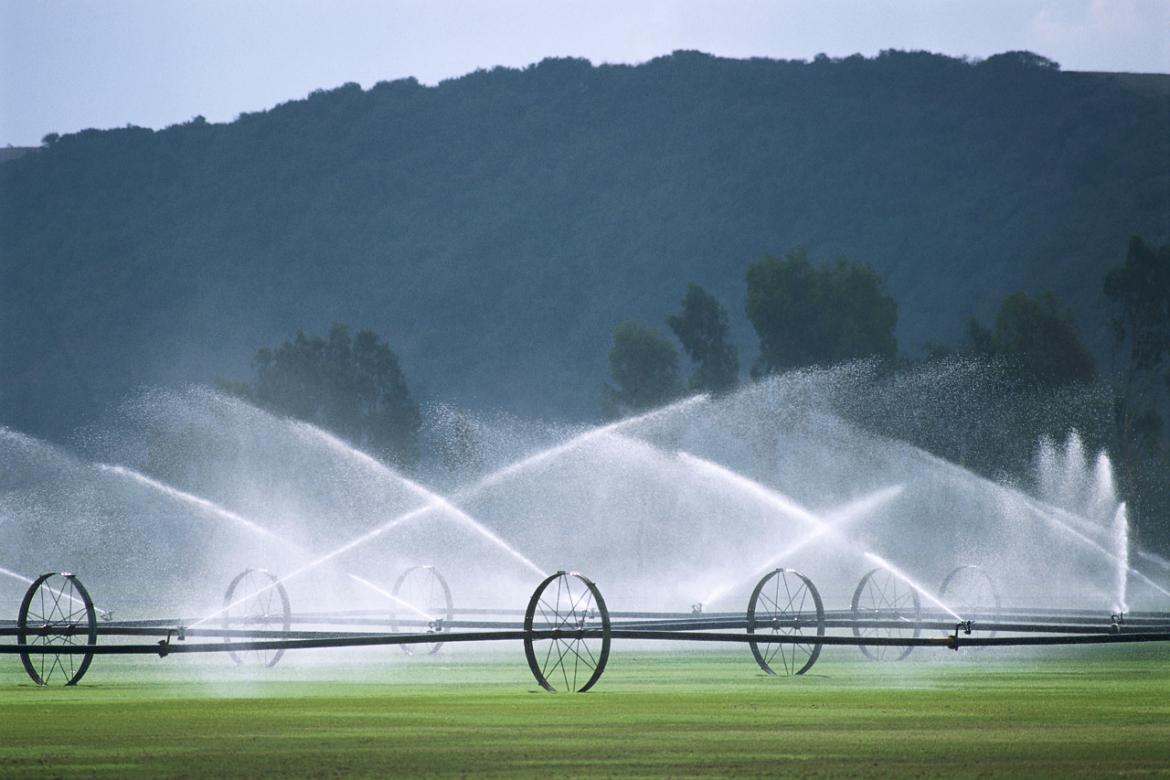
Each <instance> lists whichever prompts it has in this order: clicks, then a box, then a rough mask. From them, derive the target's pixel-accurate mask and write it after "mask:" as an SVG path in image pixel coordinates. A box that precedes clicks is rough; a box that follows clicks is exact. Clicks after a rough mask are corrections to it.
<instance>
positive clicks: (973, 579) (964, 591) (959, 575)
mask: <svg viewBox="0 0 1170 780" xmlns="http://www.w3.org/2000/svg"><path fill="white" fill-rule="evenodd" d="M938 596H939V598H940V599H943V600H945V601H947V602H948V603H950V604H951V605H953V606H954V608H955V609H956V610H957V611H958V612H959V614H960V615H962V616H963V617H964V618H966V621H965V622H966V623H967V624H968V625H967V633H968V634H970V633H971V628H972V627H977V626H979V625H980V624H982V623H990V624H994V623H997V622H999V620H1000V609H1001V608H1002V607H1003V602H1002V600H1001V598H1000V595H999V589H998V588H996V587H995V581H994V580H992V579H991V575H989V574H988V573H987V571H986V570H985V569H984V568H983V567H982V566H975V565H972V564H966V565H963V566H957V567H955V568H954V569H952V570H951V572H950V573H949V574H947V576H946V577H945V578H944V579H943V581H942V585H940V586H939V588H938ZM996 633H997V632H996V631H991V632H989V633H988V634H987V636H989V637H990V636H995V635H996Z"/></svg>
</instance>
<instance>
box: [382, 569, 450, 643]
mask: <svg viewBox="0 0 1170 780" xmlns="http://www.w3.org/2000/svg"><path fill="white" fill-rule="evenodd" d="M393 595H394V598H395V599H397V600H398V602H399V603H400V604H401V605H402V606H404V607H410V608H412V609H413V610H414V611H415V612H418V613H420V614H421V616H422V617H424V618H425V619H426V620H427V621H428V624H427V630H428V631H431V632H433V633H436V634H437V633H440V632H442V631H443V626H444V623H450V622H451V621H452V620H454V619H455V602H454V600H453V599H452V598H451V588H450V586H449V585H448V584H447V580H446V579H444V578H443V575H442V574H440V573H439V571H438V570H437V569H436V568H435V567H434V566H411V567H410V568H409V569H407V570H406V571H404V572H402V574H401V575H400V576H399V577H398V579H397V581H395V583H394V594H393ZM396 606H398V605H396ZM398 614H399V611H398V609H396V610H395V611H394V612H392V613H390V625H391V628H392V629H393V630H394V631H398V630H399V628H400V623H399V619H398ZM401 647H402V650H403V652H405V653H406V654H407V655H414V654H415V652H416V650H415V648H414V647H413V646H411V645H401ZM442 647H443V643H442V642H434V643H433V644H430V645H421V646H419V648H418V651H417V652H419V653H420V654H425V655H434V654H435V653H437V652H439V649H440V648H442Z"/></svg>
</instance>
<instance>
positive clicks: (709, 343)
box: [666, 282, 739, 393]
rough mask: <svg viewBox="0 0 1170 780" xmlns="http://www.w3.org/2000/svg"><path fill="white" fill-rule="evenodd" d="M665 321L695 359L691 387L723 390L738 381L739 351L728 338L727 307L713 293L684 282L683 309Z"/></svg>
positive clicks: (693, 388)
mask: <svg viewBox="0 0 1170 780" xmlns="http://www.w3.org/2000/svg"><path fill="white" fill-rule="evenodd" d="M666 324H667V325H669V326H670V329H671V330H672V331H674V335H675V336H676V337H677V338H678V340H679V341H680V342H681V343H682V345H683V350H685V351H686V353H687V355H688V356H689V357H690V359H691V361H692V362H694V363H695V370H694V372H693V373H692V374H691V379H690V388H691V389H692V390H698V391H706V392H712V393H724V392H727V391H728V390H731V389H733V388H734V387H735V386H736V385H737V384H738V383H739V355H738V354H736V351H735V347H734V346H733V345H732V344H731V341H730V337H729V328H728V325H727V310H726V309H724V308H723V305H722V304H721V303H719V301H717V300H716V299H715V297H714V296H713V295H711V294H710V293H708V292H707V291H706V290H704V289H703V288H702V287H700V286H699V285H697V284H694V283H693V282H692V283H691V284H689V285H687V292H686V295H685V296H683V301H682V311H681V312H680V313H679V314H672V315H671V316H669V317H667V318H666Z"/></svg>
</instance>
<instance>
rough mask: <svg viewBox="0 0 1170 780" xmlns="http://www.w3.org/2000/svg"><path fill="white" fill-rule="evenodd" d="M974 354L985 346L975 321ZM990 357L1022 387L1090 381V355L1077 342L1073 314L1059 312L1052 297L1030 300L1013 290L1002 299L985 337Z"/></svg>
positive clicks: (1041, 296) (1064, 311)
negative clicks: (1003, 365) (1022, 383)
mask: <svg viewBox="0 0 1170 780" xmlns="http://www.w3.org/2000/svg"><path fill="white" fill-rule="evenodd" d="M971 336H972V341H973V342H975V344H976V350H977V351H980V350H983V349H986V348H987V343H988V340H987V337H986V335H985V334H984V333H983V332H982V331H981V329H980V328H979V326H978V323H975V324H974V326H973V328H972V331H971ZM990 336H991V338H990V354H991V355H992V356H993V357H998V358H1002V359H1003V360H1004V361H1005V362H1006V363H1007V365H1008V366H1009V367H1010V368H1011V369H1012V371H1013V373H1014V374H1015V375H1016V376H1017V377H1019V378H1020V379H1022V380H1024V381H1025V382H1027V383H1030V384H1035V385H1039V386H1041V387H1055V386H1057V385H1065V384H1069V383H1070V382H1091V381H1092V380H1093V377H1094V376H1095V373H1096V367H1095V365H1094V361H1093V356H1092V354H1091V353H1090V352H1089V350H1088V348H1087V347H1086V346H1085V344H1084V342H1083V341H1081V337H1080V334H1079V333H1077V328H1076V325H1075V324H1074V323H1073V321H1072V315H1071V314H1070V313H1069V312H1068V311H1066V310H1064V309H1062V308H1060V307H1059V306H1058V305H1057V303H1056V298H1055V297H1054V296H1053V295H1052V293H1042V294H1041V295H1039V296H1037V297H1035V298H1033V297H1031V296H1029V295H1027V294H1026V293H1022V292H1017V293H1013V294H1012V295H1009V296H1008V297H1007V298H1005V299H1004V301H1003V303H1002V304H1001V305H1000V307H999V313H998V314H996V315H995V328H994V329H993V330H992V331H991V333H990Z"/></svg>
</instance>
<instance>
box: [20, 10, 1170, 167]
mask: <svg viewBox="0 0 1170 780" xmlns="http://www.w3.org/2000/svg"><path fill="white" fill-rule="evenodd" d="M890 48H895V49H928V50H931V51H937V52H943V53H947V54H952V55H970V56H976V57H984V56H987V55H990V54H994V53H996V52H1001V51H1007V50H1010V49H1029V50H1032V51H1035V52H1037V53H1039V54H1042V55H1044V56H1046V57H1049V58H1051V59H1054V60H1056V61H1057V62H1059V63H1060V64H1061V65H1062V66H1063V67H1064V69H1065V70H1114V71H1145V72H1161V73H1170V0H963V1H962V2H960V1H958V0H953V1H952V0H855V1H854V2H845V1H844V0H773V1H772V2H762V1H759V2H753V1H751V0H726V1H724V2H715V1H714V0H712V1H710V2H699V1H698V0H690V1H688V0H675V1H673V2H672V1H669V0H645V1H639V0H595V1H594V2H558V1H557V0H505V1H501V2H488V1H487V0H482V1H480V2H474V1H473V0H465V1H464V2H455V1H453V0H418V1H417V2H413V1H412V2H406V1H399V0H393V1H392V0H385V1H384V2H373V1H372V0H329V1H328V2H325V1H324V0H322V1H320V2H306V1H305V0H254V1H252V2H249V0H189V1H188V2H169V1H167V0H88V1H87V0H73V1H72V2H64V1H60V0H0V145H5V144H14V145H35V144H37V143H39V142H40V139H41V137H42V136H43V135H45V134H46V133H48V132H60V133H65V132H73V131H76V130H80V129H83V128H86V127H99V128H104V127H116V126H122V125H125V124H128V123H129V124H136V125H142V126H146V127H155V128H157V127H164V126H166V125H169V124H174V123H175V122H181V121H184V120H187V119H189V118H191V117H192V116H194V115H196V114H202V115H204V116H205V117H207V119H208V120H210V121H226V120H230V119H233V118H234V117H235V116H236V115H237V114H239V113H240V112H241V111H254V110H257V109H262V108H268V107H270V106H272V105H274V104H276V103H279V102H283V101H286V100H290V99H293V98H299V97H303V96H305V95H306V94H308V93H309V92H310V91H312V90H313V89H317V88H319V87H332V86H337V85H339V84H342V83H344V82H346V81H356V82H358V83H360V84H361V85H362V86H364V87H369V86H371V85H372V84H374V83H375V82H377V81H382V80H389V79H395V78H401V77H405V76H415V77H417V78H418V79H419V80H420V81H422V82H424V83H428V84H433V83H435V82H437V81H439V80H441V79H444V78H449V77H451V76H458V75H461V74H463V73H467V72H469V71H472V70H475V69H476V68H489V67H492V66H493V65H509V66H522V65H526V64H528V63H531V62H536V61H539V60H540V59H542V58H544V57H548V56H554V55H574V56H581V57H587V58H588V59H590V60H592V61H593V62H595V63H599V62H642V61H644V60H647V59H650V58H652V57H655V56H657V55H660V54H666V53H669V52H670V51H672V50H674V49H699V50H702V51H706V52H711V53H713V54H719V55H724V56H729V57H748V56H766V57H779V58H790V59H791V58H800V59H807V58H811V57H812V56H813V55H815V54H817V53H818V52H824V53H826V54H829V55H831V56H846V55H849V54H853V53H855V52H860V53H862V54H866V55H872V54H876V53H877V52H878V51H880V50H882V49H890Z"/></svg>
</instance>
